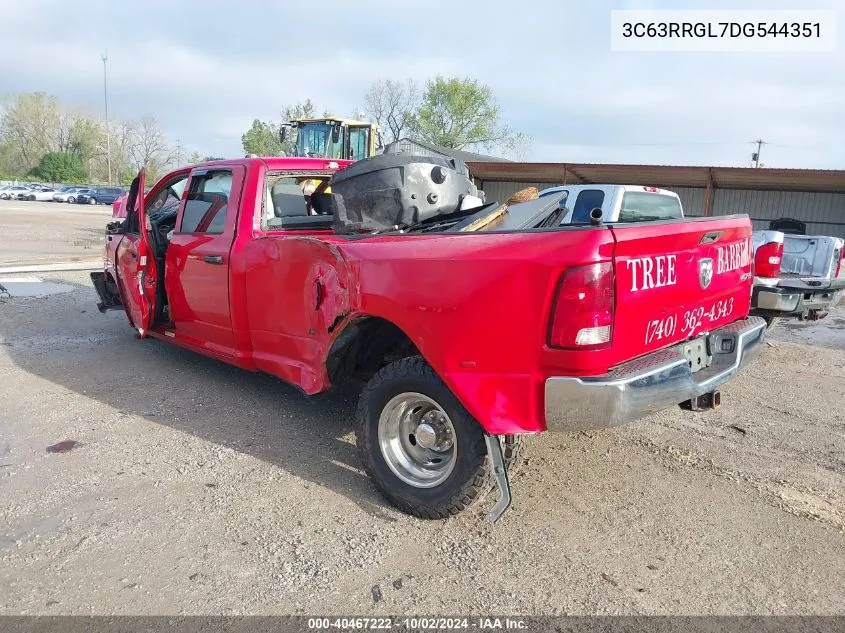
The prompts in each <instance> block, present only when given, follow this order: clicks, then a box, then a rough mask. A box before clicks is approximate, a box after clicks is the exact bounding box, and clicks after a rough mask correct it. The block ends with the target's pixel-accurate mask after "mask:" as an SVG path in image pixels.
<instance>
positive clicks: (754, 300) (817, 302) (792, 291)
mask: <svg viewBox="0 0 845 633" xmlns="http://www.w3.org/2000/svg"><path fill="white" fill-rule="evenodd" d="M815 284H817V285H813V284H810V283H808V282H805V281H802V280H790V281H781V282H780V283H778V284H777V285H776V286H760V285H756V286H755V287H754V291H753V294H752V295H751V307H752V309H754V310H760V311H765V312H767V313H770V314H774V313H778V315H780V316H788V315H796V316H797V315H802V314H805V313H807V312H809V311H810V310H827V309H829V308H830V307H831V306H832V305H836V304H837V303H838V302H839V299H840V298H841V296H842V290H843V288H845V279H835V280H833V281H829V280H820V281H818V282H815Z"/></svg>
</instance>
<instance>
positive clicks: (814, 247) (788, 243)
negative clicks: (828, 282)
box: [780, 235, 842, 279]
mask: <svg viewBox="0 0 845 633" xmlns="http://www.w3.org/2000/svg"><path fill="white" fill-rule="evenodd" d="M841 251H842V240H841V239H839V238H836V237H826V236H813V235H785V236H784V240H783V260H782V263H781V265H780V272H781V276H783V277H799V278H804V279H806V278H813V277H824V278H827V279H831V278H832V277H833V276H834V273H835V271H836V264H837V263H838V262H839V257H840V255H841Z"/></svg>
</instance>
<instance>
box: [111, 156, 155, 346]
mask: <svg viewBox="0 0 845 633" xmlns="http://www.w3.org/2000/svg"><path fill="white" fill-rule="evenodd" d="M145 184H146V170H145V169H142V170H141V171H140V173H139V174H138V176H136V178H135V180H133V181H132V186H131V187H130V189H129V196H128V198H127V201H126V224H125V228H124V235H123V239H122V240H121V241H120V244H119V245H118V247H117V257H116V260H117V261H116V266H115V267H116V269H117V273H118V275H119V277H120V281H121V286H122V289H123V292H124V301H123V305H124V308H126V314H127V316H128V317H129V321H130V323H131V324H132V327H134V328H135V329H136V330H138V335H139V336H140V337H142V338H143V337H145V336H147V334H148V333H149V330H150V327H151V326H152V322H153V316H154V315H155V308H156V305H155V303H156V288H157V287H158V283H159V279H158V270H157V268H156V259H155V256H154V251H153V248H152V243H151V242H150V236H149V229H148V226H147V222H148V220H147V214H146V211H145V209H144V189H145Z"/></svg>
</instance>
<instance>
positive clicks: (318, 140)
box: [279, 117, 382, 160]
mask: <svg viewBox="0 0 845 633" xmlns="http://www.w3.org/2000/svg"><path fill="white" fill-rule="evenodd" d="M293 132H295V134H296V147H295V150H294V154H295V155H296V156H304V157H309V158H335V159H340V160H363V159H365V158H370V157H372V156H375V154H376V152H377V151H378V150H379V149H381V147H382V142H381V134H380V132H379V129H378V126H377V125H375V124H374V123H368V122H366V121H356V120H351V119H338V118H334V117H325V118H322V119H295V120H293V121H291V122H290V123H288V124H285V125H283V126H282V128H281V129H280V131H279V136H280V139H281V140H282V141H283V142H284V141H285V140H286V139H287V137H288V134H289V133H293Z"/></svg>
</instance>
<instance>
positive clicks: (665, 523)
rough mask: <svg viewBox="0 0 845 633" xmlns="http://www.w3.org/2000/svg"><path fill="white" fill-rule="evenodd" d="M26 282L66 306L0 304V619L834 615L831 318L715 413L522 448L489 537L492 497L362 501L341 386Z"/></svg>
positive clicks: (834, 353)
mask: <svg viewBox="0 0 845 633" xmlns="http://www.w3.org/2000/svg"><path fill="white" fill-rule="evenodd" d="M42 277H44V278H45V279H48V280H50V281H53V282H59V283H66V284H69V285H68V288H67V289H68V292H64V293H59V294H53V295H51V296H48V297H44V298H13V299H0V401H1V402H2V407H0V490H2V499H3V504H2V520H0V555H1V556H2V565H0V614H247V613H248V614H285V613H331V614H338V615H345V614H350V613H359V614H361V613H367V614H389V613H394V614H395V613H408V614H412V613H413V614H419V613H424V614H455V613H473V614H489V613H490V612H496V613H518V614H525V615H528V614H843V613H845V584H843V582H842V578H843V577H845V432H844V431H845V413H843V411H844V410H843V406H842V395H841V394H842V392H843V390H842V383H843V378H845V336H843V331H842V330H843V325H845V309H843V308H837V309H836V310H835V311H834V313H833V314H831V316H830V317H829V318H828V319H827V320H826V321H824V322H822V323H820V324H816V325H812V326H811V327H812V328H814V329H813V330H810V329H807V328H806V327H805V326H806V325H807V324H800V325H801V327H800V328H799V327H794V326H788V327H787V326H780V327H778V328H777V329H775V331H774V332H773V335H772V342H771V344H770V345H768V346H767V348H766V350H765V352H764V355H763V356H762V357H761V358H760V359H759V360H757V361H755V363H754V364H753V365H752V366H751V367H750V368H749V369H748V371H747V372H746V373H744V374H743V375H742V376H741V377H740V378H738V379H737V380H735V381H734V382H733V383H731V384H730V385H729V386H728V387H727V388H726V389H724V391H723V405H722V407H721V409H719V410H717V411H710V412H706V413H695V414H693V413H689V412H683V411H681V410H679V409H678V410H671V411H666V412H663V413H661V414H658V415H655V416H652V417H650V418H648V419H647V420H645V421H642V422H640V423H637V424H633V425H630V426H628V427H624V428H620V429H614V430H611V431H606V432H594V433H584V434H578V435H552V434H546V435H544V436H541V437H536V438H531V441H530V442H529V446H528V447H527V451H526V452H527V455H528V461H527V463H526V464H525V465H524V466H523V467H522V469H521V470H520V472H519V474H518V475H517V477H516V478H515V481H514V494H515V501H514V505H513V507H512V509H511V510H510V511H509V512H508V513H507V514H506V515H505V517H504V519H503V520H502V521H501V522H500V523H498V524H496V525H493V526H491V525H489V524H486V523H485V522H484V521H483V517H484V513H485V512H486V510H487V509H489V507H490V505H491V504H492V502H493V499H492V496H489V497H488V498H487V499H485V500H484V501H483V502H482V503H481V504H479V505H477V506H475V507H473V508H472V509H471V510H470V511H469V512H466V513H464V514H463V515H462V516H460V517H457V518H453V519H450V520H447V521H442V522H425V521H420V520H416V519H413V518H410V517H407V516H405V515H403V514H400V513H398V512H396V511H394V510H393V509H391V508H390V507H389V506H388V505H386V503H384V502H383V501H382V500H381V498H380V497H379V496H378V495H377V494H376V493H375V491H374V489H373V488H372V486H371V484H370V482H369V480H368V479H367V478H366V477H365V476H364V475H363V474H362V472H361V470H360V467H359V463H358V460H357V456H356V453H355V450H354V445H353V438H352V434H351V428H352V419H353V414H354V403H355V395H354V394H351V393H350V394H340V395H335V396H332V397H330V398H323V399H318V400H307V399H305V398H304V397H302V396H301V395H299V394H298V392H296V391H295V390H294V389H292V388H290V387H288V386H286V385H284V384H282V383H280V382H279V381H277V380H275V379H273V378H271V377H268V376H264V375H259V374H251V373H248V372H244V371H240V370H238V369H235V368H232V367H229V366H227V365H225V364H222V363H219V362H216V361H213V360H210V359H206V358H203V357H200V356H197V355H194V354H192V353H190V352H187V351H183V350H180V349H178V348H176V347H173V346H170V345H167V344H166V343H162V342H157V341H151V340H143V341H141V340H137V339H135V338H134V336H133V332H132V330H131V329H130V328H129V327H128V325H127V323H126V319H125V316H124V315H123V314H122V313H117V312H112V313H109V314H107V315H101V314H99V313H98V312H97V310H96V308H95V307H94V304H95V294H94V292H93V289H92V288H91V287H90V284H89V283H88V281H87V275H86V274H85V273H62V274H54V275H42ZM810 331H819V332H822V331H824V332H825V335H824V337H822V339H823V340H822V342H823V344H824V346H820V345H811V344H810V343H812V342H813V340H812V337H811V336H809V335H806V333H807V332H810ZM65 440H72V441H75V442H79V444H78V445H77V446H76V447H75V448H73V449H72V450H70V451H68V452H66V453H49V452H47V451H46V448H47V447H48V446H51V445H54V444H56V443H58V442H62V441H65Z"/></svg>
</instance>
